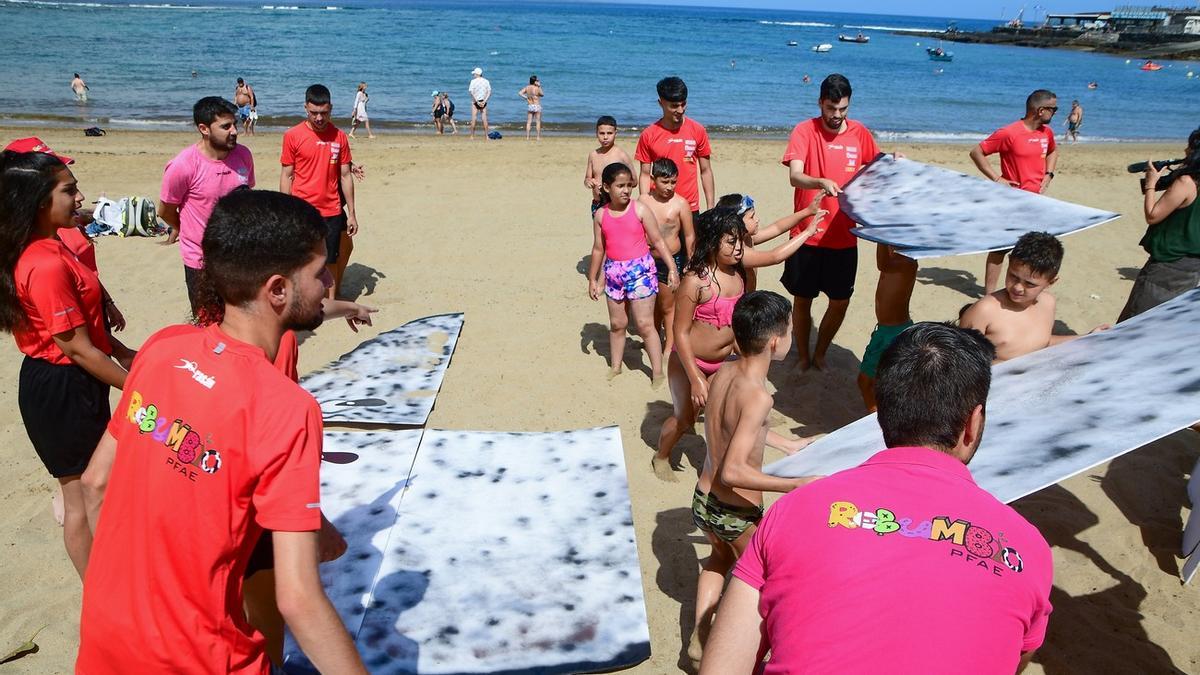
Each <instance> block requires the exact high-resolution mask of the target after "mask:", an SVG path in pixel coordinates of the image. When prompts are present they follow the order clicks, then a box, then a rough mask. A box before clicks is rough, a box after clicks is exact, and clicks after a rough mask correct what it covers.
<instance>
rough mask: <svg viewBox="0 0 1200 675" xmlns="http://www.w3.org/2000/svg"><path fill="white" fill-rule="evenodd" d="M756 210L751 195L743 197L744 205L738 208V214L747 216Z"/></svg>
mask: <svg viewBox="0 0 1200 675" xmlns="http://www.w3.org/2000/svg"><path fill="white" fill-rule="evenodd" d="M753 208H754V198H753V197H751V196H750V195H743V196H742V203H741V204H740V205H739V206H738V210H737V214H738V215H739V216H744V215H746V212H747V211H749V210H750V209H753Z"/></svg>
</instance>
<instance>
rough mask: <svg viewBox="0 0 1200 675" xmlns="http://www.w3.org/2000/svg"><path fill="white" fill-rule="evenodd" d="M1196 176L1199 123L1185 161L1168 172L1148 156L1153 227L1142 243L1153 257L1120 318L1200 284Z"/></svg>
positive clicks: (1199, 171)
mask: <svg viewBox="0 0 1200 675" xmlns="http://www.w3.org/2000/svg"><path fill="white" fill-rule="evenodd" d="M1160 179H1165V180H1162V181H1160ZM1197 180H1200V128H1198V129H1196V130H1195V131H1193V132H1192V133H1191V135H1189V136H1188V144H1187V150H1186V154H1185V155H1184V160H1183V163H1182V164H1181V165H1180V166H1179V167H1178V168H1177V169H1175V171H1173V172H1171V173H1170V174H1167V175H1165V176H1164V175H1163V174H1162V172H1161V170H1160V169H1158V168H1155V166H1154V162H1151V161H1147V165H1146V177H1145V179H1144V180H1143V181H1142V194H1143V195H1144V199H1145V203H1144V205H1143V207H1144V209H1145V215H1146V224H1147V225H1149V226H1150V227H1149V228H1148V229H1147V230H1146V234H1145V235H1143V236H1142V240H1141V242H1139V243H1140V244H1141V246H1142V248H1144V249H1146V253H1149V254H1150V259H1149V260H1147V261H1146V264H1145V266H1143V267H1142V271H1141V272H1140V273H1138V276H1137V279H1136V280H1135V281H1134V282H1133V290H1131V291H1130V292H1129V300H1128V301H1127V302H1126V303H1125V309H1123V310H1121V316H1120V318H1118V319H1117V321H1124V320H1125V319H1128V318H1131V317H1134V316H1137V315H1138V314H1141V313H1142V312H1144V311H1146V310H1148V309H1152V308H1154V307H1157V306H1158V305H1161V304H1162V303H1164V302H1166V301H1168V300H1170V299H1171V298H1174V297H1175V296H1177V295H1180V294H1182V293H1184V292H1185V291H1189V290H1191V289H1193V288H1196V287H1197V286H1200V207H1197V199H1196V182H1197ZM1160 182H1162V183H1163V185H1160V184H1159V183H1160ZM1159 190H1162V195H1161V196H1159V197H1158V198H1157V199H1156V198H1155V197H1154V195H1155V194H1156V193H1157V192H1158V191H1159Z"/></svg>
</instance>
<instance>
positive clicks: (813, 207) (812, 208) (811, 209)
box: [800, 193, 825, 218]
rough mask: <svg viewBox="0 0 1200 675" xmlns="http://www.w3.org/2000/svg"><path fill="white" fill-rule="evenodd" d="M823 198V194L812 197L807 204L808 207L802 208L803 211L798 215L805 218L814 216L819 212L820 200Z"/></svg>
mask: <svg viewBox="0 0 1200 675" xmlns="http://www.w3.org/2000/svg"><path fill="white" fill-rule="evenodd" d="M824 198H825V195H824V194H820V193H819V194H817V196H816V197H813V199H812V201H811V202H809V203H808V206H806V207H804V210H803V211H801V212H800V215H802V216H804V217H805V218H807V217H809V216H815V215H816V214H817V212H818V211H820V210H821V200H822V199H824Z"/></svg>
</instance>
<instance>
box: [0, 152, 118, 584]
mask: <svg viewBox="0 0 1200 675" xmlns="http://www.w3.org/2000/svg"><path fill="white" fill-rule="evenodd" d="M82 204H83V194H82V193H81V192H80V191H79V186H78V183H77V182H76V181H75V176H74V175H73V174H72V173H71V170H70V169H68V168H67V165H66V164H63V162H62V160H60V159H59V158H58V157H56V156H54V155H51V154H47V153H43V152H13V151H11V150H5V151H4V152H3V153H2V154H0V330H4V331H6V332H9V333H12V335H13V338H14V339H15V340H16V342H17V348H18V349H20V350H21V352H22V353H24V354H25V360H24V361H23V362H22V364H21V374H20V379H19V384H18V389H17V403H18V405H19V407H20V410H21V419H22V421H23V422H24V423H25V431H26V433H28V435H29V440H30V442H31V443H32V444H33V447H34V450H36V451H37V453H38V456H39V457H40V458H41V460H42V463H43V464H44V465H45V467H46V470H47V471H49V472H50V475H52V476H54V477H55V478H57V479H58V481H59V483H60V484H61V486H62V491H63V507H64V517H63V541H64V543H65V544H66V548H67V555H68V556H70V558H71V562H72V563H73V564H74V565H75V569H76V570H77V571H78V572H79V574H80V576H81V577H82V576H83V571H84V568H85V567H86V566H87V558H88V552H89V550H90V549H91V543H92V535H91V530H90V529H89V527H88V520H87V516H86V513H85V509H84V503H83V493H82V489H81V487H80V482H79V476H80V474H82V473H83V470H84V468H86V467H87V464H88V460H89V459H90V458H91V456H92V451H93V450H95V448H96V444H97V443H98V442H99V440H100V437H101V435H103V433H104V429H105V426H106V425H107V424H108V420H109V416H110V415H109V407H108V391H109V387H118V388H119V387H122V386H123V385H124V384H125V376H126V374H127V369H128V367H129V364H130V363H131V362H132V360H133V355H134V353H133V352H132V351H131V350H130V349H128V348H127V347H125V345H123V344H121V343H120V341H118V340H117V339H116V338H114V337H111V336H110V335H109V334H108V332H107V330H106V326H105V318H104V304H105V300H104V295H103V290H102V289H101V286H100V279H99V278H98V277H97V276H96V273H95V272H93V271H92V270H91V269H89V268H88V267H87V266H86V265H84V264H82V263H81V262H80V261H79V260H78V258H76V257H75V255H74V254H73V253H71V251H70V250H69V249H68V248H67V247H66V246H65V245H64V244H63V243H62V241H61V240H60V239H59V238H58V231H59V229H61V228H66V227H70V226H71V225H72V221H73V220H74V218H75V214H76V211H77V210H78V209H79V207H80V206H81V205H82ZM114 359H116V361H114ZM118 362H119V363H118Z"/></svg>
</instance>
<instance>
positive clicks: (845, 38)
mask: <svg viewBox="0 0 1200 675" xmlns="http://www.w3.org/2000/svg"><path fill="white" fill-rule="evenodd" d="M870 41H871V38H870V37H868V36H866V35H863V34H862V33H859V34H858V35H854V36H850V35H841V34H839V35H838V42H853V43H855V44H860V45H865V44H867V43H868V42H870Z"/></svg>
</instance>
